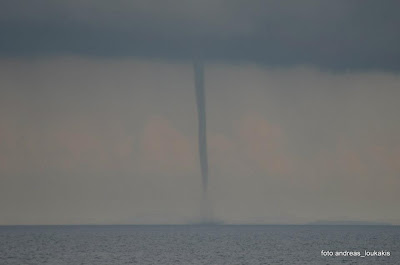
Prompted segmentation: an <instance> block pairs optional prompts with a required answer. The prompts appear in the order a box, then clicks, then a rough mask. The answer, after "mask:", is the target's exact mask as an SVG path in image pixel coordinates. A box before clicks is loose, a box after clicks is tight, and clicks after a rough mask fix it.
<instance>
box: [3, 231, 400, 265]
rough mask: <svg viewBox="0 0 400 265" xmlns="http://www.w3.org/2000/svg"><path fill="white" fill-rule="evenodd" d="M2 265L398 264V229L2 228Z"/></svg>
mask: <svg viewBox="0 0 400 265" xmlns="http://www.w3.org/2000/svg"><path fill="white" fill-rule="evenodd" d="M374 251H375V252H374ZM383 251H385V252H386V255H382V253H383ZM350 252H353V253H357V252H359V253H360V255H359V256H354V255H350V254H349V253H350ZM378 252H380V253H381V255H377V253H378ZM387 252H389V255H387ZM338 253H339V254H338ZM346 253H347V255H346ZM365 253H369V254H371V255H367V256H365ZM374 253H375V254H376V255H372V254H374ZM330 254H332V255H330ZM363 256H365V257H363ZM0 264H4V265H8V264H16V265H17V264H18V265H23V264H55V265H58V264H116V265H117V264H143V265H146V264H208V265H212V264H230V265H234V264H400V226H365V225H359V226H356V225H352V226H322V225H321V226H318V225H304V226H302V225H293V226H292V225H259V226H258V225H257V226H254V225H160V226H158V225H143V226H141V225H116V226H0Z"/></svg>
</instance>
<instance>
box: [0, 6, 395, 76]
mask: <svg viewBox="0 0 400 265" xmlns="http://www.w3.org/2000/svg"><path fill="white" fill-rule="evenodd" d="M399 7H400V3H399V2H398V1H314V0H310V1H301V2H300V1H258V0H251V1H242V0H233V1H223V0H218V1H215V0H213V1H211V0H206V1H194V0H192V1H179V0H170V1H154V0H150V1H144V0H140V1H122V0H118V1H112V2H110V1H91V0H88V1H56V2H55V1H40V4H38V2H32V1H9V0H6V1H2V2H1V3H0V10H1V11H0V32H1V38H2V40H1V41H0V54H1V56H3V57H10V56H24V55H29V56H31V55H35V56H36V55H43V54H70V53H74V54H81V55H98V56H127V55H129V56H139V57H163V58H167V59H190V58H192V57H193V56H195V55H198V54H201V55H203V56H204V57H206V58H208V59H210V60H223V61H252V62H257V63H262V64H268V65H293V64H314V65H318V66H320V67H327V68H331V69H340V70H343V69H348V68H357V69H386V70H396V71H397V70H399V69H400V51H399V49H398V47H400V34H398V26H399V25H400V23H399V22H400V17H399V16H398V10H399Z"/></svg>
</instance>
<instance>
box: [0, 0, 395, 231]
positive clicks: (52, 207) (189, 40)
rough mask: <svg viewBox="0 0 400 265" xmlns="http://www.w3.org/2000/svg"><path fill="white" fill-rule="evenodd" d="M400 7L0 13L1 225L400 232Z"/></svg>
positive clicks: (105, 5) (351, 4) (22, 7)
mask: <svg viewBox="0 0 400 265" xmlns="http://www.w3.org/2000/svg"><path fill="white" fill-rule="evenodd" d="M399 8H400V4H399V2H398V1H301V2H299V1H279V2H278V1H257V0H251V1H238V0H232V1H223V0H217V1H215V0H214V1H211V0H210V1H208V0H205V1H194V0H192V1H178V0H170V1H131V2H128V1H122V0H118V1H90V0H88V1H40V4H38V2H35V3H34V2H32V1H7V0H6V1H1V3H0V33H1V34H0V224H79V223H95V224H130V223H132V224H136V223H149V224H150V223H151V224H154V223H188V222H195V221H197V220H199V218H200V216H199V215H200V210H199V209H200V208H201V207H200V205H201V198H202V185H201V176H200V166H199V158H198V153H197V114H196V102H195V90H194V78H193V66H192V63H193V59H194V58H202V59H203V60H204V62H205V89H206V111H207V134H208V135H207V137H208V151H209V173H210V174H209V196H210V201H211V202H212V207H213V214H214V217H215V218H216V219H218V220H222V221H224V222H226V223H305V222H311V221H315V220H361V221H384V222H393V223H397V224H400V212H399V211H398V202H399V201H400V195H399V194H400V193H399V192H398V189H399V187H400V137H399V135H400V122H399V118H398V113H400V107H399V104H398V99H399V98H400V90H399V87H400V75H399V70H400V49H399V48H398V47H400V34H399V33H398V28H399V25H400V18H399V16H398V15H397V11H398V10H399Z"/></svg>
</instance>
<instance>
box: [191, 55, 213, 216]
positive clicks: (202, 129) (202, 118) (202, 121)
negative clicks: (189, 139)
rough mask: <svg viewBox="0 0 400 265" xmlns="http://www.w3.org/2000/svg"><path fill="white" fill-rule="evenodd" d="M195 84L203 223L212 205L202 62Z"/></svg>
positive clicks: (196, 70) (195, 76)
mask: <svg viewBox="0 0 400 265" xmlns="http://www.w3.org/2000/svg"><path fill="white" fill-rule="evenodd" d="M193 69H194V83H195V88H196V103H197V116H198V122H199V124H198V129H199V131H198V136H199V157H200V167H201V177H202V184H203V200H202V206H201V208H202V209H201V216H202V219H203V221H205V222H208V221H210V219H211V209H210V203H209V201H208V198H207V188H208V158H207V137H206V102H205V91H204V65H203V62H202V61H195V62H194V64H193Z"/></svg>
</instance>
